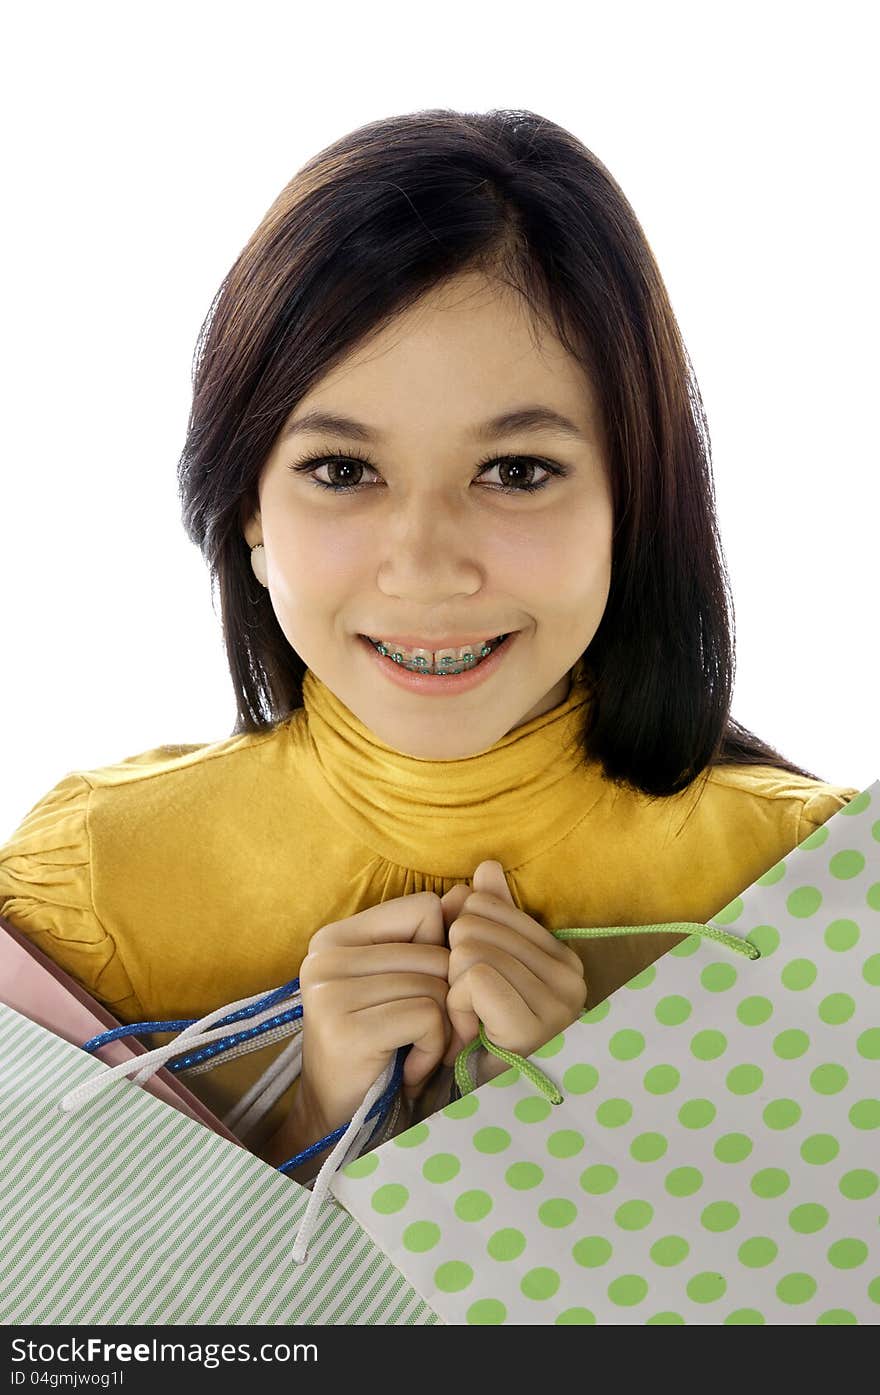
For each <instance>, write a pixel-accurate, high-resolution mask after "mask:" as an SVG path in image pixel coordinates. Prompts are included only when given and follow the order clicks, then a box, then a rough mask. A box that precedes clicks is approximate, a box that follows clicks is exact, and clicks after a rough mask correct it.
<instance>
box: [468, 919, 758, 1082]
mask: <svg viewBox="0 0 880 1395" xmlns="http://www.w3.org/2000/svg"><path fill="white" fill-rule="evenodd" d="M675 932H680V933H681V934H683V935H701V936H702V937H703V939H706V940H714V941H715V942H716V943H717V944H721V945H724V946H725V947H726V948H727V949H729V950H732V952H733V953H734V954H740V955H743V956H744V957H745V958H746V959H760V958H761V951H760V950H759V949H758V947H757V945H753V944H752V943H751V941H750V940H741V939H740V938H739V936H738V935H731V934H730V932H729V931H727V930H716V929H715V928H714V927H713V926H711V925H702V924H700V923H699V922H698V921H691V920H675V921H668V922H666V923H664V924H659V925H596V926H584V925H577V926H574V927H573V928H571V929H569V930H553V931H551V934H552V935H553V937H554V939H557V940H601V939H605V938H606V937H608V936H611V935H660V934H664V935H667V934H673V933H675ZM481 1046H482V1047H485V1049H486V1050H487V1051H489V1052H491V1054H492V1055H493V1056H497V1057H498V1059H499V1060H500V1061H504V1062H505V1063H506V1064H507V1065H508V1066H515V1067H516V1068H517V1070H519V1071H521V1072H522V1074H523V1075H524V1076H525V1077H526V1079H527V1080H530V1081H531V1082H532V1084H533V1085H534V1086H535V1087H536V1089H538V1090H540V1092H541V1094H542V1095H545V1096H546V1097H547V1099H548V1100H549V1101H550V1103H551V1104H562V1101H563V1100H564V1098H565V1096H564V1095H563V1094H562V1091H561V1090H560V1089H559V1087H558V1086H557V1085H554V1083H553V1081H552V1080H551V1079H550V1078H549V1076H547V1075H545V1074H544V1072H543V1071H542V1070H541V1069H540V1067H539V1066H536V1065H535V1064H534V1063H533V1062H532V1061H527V1060H526V1059H525V1057H523V1056H520V1055H518V1054H517V1052H516V1051H508V1050H507V1048H506V1047H503V1046H496V1044H495V1042H494V1041H490V1040H489V1038H488V1037H487V1036H486V1029H485V1027H484V1026H483V1024H482V1022H481V1023H480V1030H479V1034H478V1035H477V1036H475V1037H474V1039H473V1041H471V1042H468V1044H467V1046H463V1047H462V1049H461V1051H459V1053H458V1055H457V1056H456V1058H455V1083H456V1085H457V1086H458V1092H459V1094H460V1095H468V1094H470V1092H471V1091H472V1090H475V1089H476V1087H477V1083H476V1081H475V1080H474V1079H473V1077H472V1076H471V1072H470V1068H469V1066H468V1064H467V1063H468V1061H469V1060H470V1057H471V1056H472V1055H473V1053H474V1052H475V1051H477V1050H478V1049H479V1048H480V1047H481Z"/></svg>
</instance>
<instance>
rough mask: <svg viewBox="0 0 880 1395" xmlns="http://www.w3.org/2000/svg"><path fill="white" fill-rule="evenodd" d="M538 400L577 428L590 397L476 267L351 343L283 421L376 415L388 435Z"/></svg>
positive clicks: (520, 306)
mask: <svg viewBox="0 0 880 1395" xmlns="http://www.w3.org/2000/svg"><path fill="white" fill-rule="evenodd" d="M538 400H539V401H540V402H541V403H543V404H545V405H546V406H548V407H550V408H551V409H555V410H557V411H558V412H560V413H561V414H564V415H565V416H567V417H570V418H572V419H574V420H575V421H577V423H578V425H579V426H581V427H583V428H584V429H585V430H586V428H587V427H588V426H589V423H590V422H591V420H592V419H593V416H594V408H595V399H594V395H593V391H592V387H591V384H590V382H589V378H588V376H587V374H586V372H585V370H584V368H583V367H582V365H581V364H580V363H579V361H578V360H577V359H576V358H575V357H574V356H573V355H572V354H570V353H569V352H568V350H567V349H566V348H565V347H564V346H563V345H562V344H561V343H560V342H559V340H558V339H557V337H556V335H555V334H554V333H553V331H552V329H551V328H550V327H549V326H548V325H547V324H545V323H543V322H540V321H539V320H538V319H536V317H535V316H534V315H533V313H532V312H531V311H530V310H529V307H528V306H527V305H526V303H525V301H524V300H523V298H522V296H520V295H519V294H518V293H517V292H516V291H514V290H513V289H511V288H510V287H508V286H506V285H503V284H502V283H501V282H499V281H497V280H495V279H494V278H493V279H490V278H489V277H487V276H485V275H484V274H482V273H467V274H463V275H461V276H457V277H454V278H451V279H450V280H448V281H446V282H444V283H443V284H442V285H440V286H439V287H436V288H434V289H433V290H431V291H429V292H426V294H425V295H424V296H422V297H421V299H420V300H418V301H417V302H416V303H415V304H414V305H412V306H411V307H409V308H408V309H407V310H404V311H402V312H401V313H400V314H398V315H396V316H395V317H394V318H393V319H392V320H391V321H389V322H388V323H387V324H385V325H383V326H381V327H380V328H378V329H377V330H376V331H375V332H374V333H373V334H371V335H369V336H368V337H367V339H365V340H364V341H362V342H361V343H360V344H358V345H356V346H355V347H354V348H353V349H352V350H351V351H350V352H349V353H347V354H346V355H345V356H344V358H342V359H340V360H339V362H338V363H336V364H335V365H334V367H333V368H332V369H330V370H328V372H327V373H326V374H325V375H324V376H323V377H322V378H321V379H320V380H319V381H318V382H317V383H316V384H315V385H314V386H313V388H312V389H311V390H310V391H309V392H308V393H307V394H306V396H305V397H303V398H302V399H301V401H300V402H299V403H298V404H297V406H296V408H295V409H294V410H293V411H292V412H291V413H290V416H289V418H288V424H289V423H292V422H293V421H295V420H297V419H299V418H300V417H302V416H303V415H304V414H305V413H307V412H309V411H313V410H317V409H324V410H328V411H329V410H334V411H338V412H339V413H340V414H349V415H351V416H358V415H367V416H370V415H372V416H373V417H374V418H375V417H376V415H377V414H378V413H381V416H382V421H383V426H384V427H385V428H386V429H387V431H388V432H390V433H391V432H393V430H394V424H395V422H398V423H399V424H400V427H401V429H404V428H407V427H409V426H410V425H412V423H413V422H414V421H416V420H418V421H419V422H421V423H422V424H423V425H424V426H427V425H428V424H429V423H430V422H431V421H432V420H433V419H434V417H435V416H436V417H437V418H438V419H442V421H443V424H444V427H445V429H447V430H455V429H456V428H457V427H459V426H460V428H461V430H462V431H463V432H466V431H470V430H472V427H473V423H474V422H475V421H483V420H485V419H486V418H487V417H490V416H492V415H493V414H495V413H500V412H502V411H504V410H505V409H509V408H510V407H511V406H512V405H514V404H517V403H520V402H525V401H538Z"/></svg>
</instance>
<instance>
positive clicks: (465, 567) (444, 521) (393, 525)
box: [375, 489, 485, 605]
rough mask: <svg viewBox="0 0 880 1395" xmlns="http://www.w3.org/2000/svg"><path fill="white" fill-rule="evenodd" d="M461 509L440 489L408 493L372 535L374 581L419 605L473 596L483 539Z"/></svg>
mask: <svg viewBox="0 0 880 1395" xmlns="http://www.w3.org/2000/svg"><path fill="white" fill-rule="evenodd" d="M466 512H467V511H466V510H465V509H463V508H460V507H458V506H457V505H456V504H455V503H454V502H450V500H449V498H448V497H444V496H443V494H442V492H441V491H440V490H439V489H434V490H431V489H426V490H421V491H415V492H413V493H411V494H410V495H409V496H408V497H407V498H406V499H405V500H403V501H402V502H401V503H400V504H399V506H398V507H397V508H396V509H395V510H393V511H392V512H390V513H389V514H387V515H385V516H384V518H383V520H382V523H381V525H379V526H380V527H381V535H380V536H378V537H377V538H376V540H375V541H376V546H377V548H378V549H379V556H380V559H381V560H380V564H379V569H378V584H379V588H380V590H382V591H383V592H384V593H385V594H386V595H389V596H405V597H407V598H408V599H410V600H413V601H415V602H418V603H419V604H423V605H431V604H435V603H438V602H439V603H442V602H443V601H445V600H446V599H447V598H448V597H450V596H454V595H466V596H470V595H473V594H474V593H475V592H476V591H478V590H479V589H480V587H481V586H482V584H483V580H484V561H483V555H484V552H485V539H484V540H483V545H482V546H481V541H480V530H479V527H478V526H477V525H476V523H475V520H474V519H473V518H470V519H467V520H466Z"/></svg>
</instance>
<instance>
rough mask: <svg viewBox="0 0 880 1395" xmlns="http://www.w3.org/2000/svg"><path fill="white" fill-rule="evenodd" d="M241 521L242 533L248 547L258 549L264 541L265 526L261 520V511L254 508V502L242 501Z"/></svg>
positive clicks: (249, 500)
mask: <svg viewBox="0 0 880 1395" xmlns="http://www.w3.org/2000/svg"><path fill="white" fill-rule="evenodd" d="M239 520H240V522H241V531H242V532H243V533H244V538H245V542H246V543H247V545H248V547H256V546H257V543H260V542H262V541H263V526H262V521H261V519H260V510H259V509H258V508H254V504H253V500H251V499H242V501H241V507H240V509H239Z"/></svg>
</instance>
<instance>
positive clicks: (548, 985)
mask: <svg viewBox="0 0 880 1395" xmlns="http://www.w3.org/2000/svg"><path fill="white" fill-rule="evenodd" d="M447 898H449V902H448V908H447V907H446V906H444V914H445V915H451V914H453V912H454V917H453V922H452V924H451V926H450V928H449V930H448V938H449V992H448V993H447V995H446V1012H447V1015H448V1017H449V1021H450V1023H451V1025H452V1031H453V1036H452V1039H451V1041H450V1043H449V1047H448V1049H447V1051H446V1055H445V1057H444V1062H445V1064H447V1065H448V1064H451V1062H452V1061H453V1060H454V1059H455V1056H456V1054H457V1053H458V1051H460V1050H461V1048H462V1047H463V1046H466V1045H467V1044H468V1042H470V1041H472V1040H473V1039H474V1037H475V1036H476V1035H477V1033H478V1031H479V1024H480V1021H482V1022H483V1025H484V1027H485V1029H486V1035H487V1036H488V1037H489V1039H490V1041H493V1042H495V1044H496V1045H497V1046H503V1047H506V1048H507V1050H508V1051H516V1052H517V1053H518V1054H519V1055H521V1056H529V1055H531V1053H532V1052H533V1051H535V1050H537V1048H538V1047H539V1046H543V1044H544V1043H545V1042H547V1041H549V1040H550V1038H551V1037H554V1036H555V1035H556V1033H557V1032H560V1031H562V1030H563V1028H565V1027H568V1026H570V1024H571V1023H572V1022H574V1020H575V1019H576V1017H577V1016H578V1014H579V1013H580V1011H581V1010H582V1008H583V1006H584V1003H585V1002H586V998H587V985H586V982H585V980H584V966H583V962H582V960H581V958H580V956H579V955H578V954H576V953H575V951H574V950H573V949H571V948H570V947H569V946H568V945H566V944H563V942H562V941H561V940H557V939H555V938H554V936H553V935H551V933H550V931H549V930H545V929H544V927H543V926H542V925H539V924H538V922H537V921H536V920H533V919H532V917H531V916H528V915H526V913H525V912H524V911H520V910H517V908H516V906H515V905H514V901H513V897H512V896H511V894H510V889H509V887H508V885H507V881H506V878H505V876H504V869H503V868H502V866H501V863H500V862H494V861H492V862H489V861H487V862H481V863H480V865H479V867H478V868H477V870H476V872H475V873H474V876H473V890H472V891H470V892H467V888H461V887H460V886H456V887H453V888H452V890H451V891H449V892H447V893H446V896H444V897H443V901H444V902H446V901H447ZM506 1069H507V1067H506V1066H505V1065H504V1063H503V1062H501V1061H499V1060H497V1058H493V1061H492V1063H491V1064H489V1065H488V1068H487V1070H486V1072H485V1074H486V1075H487V1076H491V1075H492V1074H496V1075H497V1074H499V1073H500V1072H501V1071H502V1070H506Z"/></svg>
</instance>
